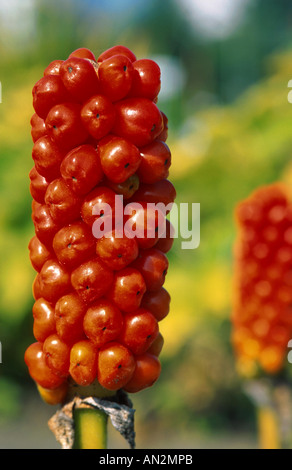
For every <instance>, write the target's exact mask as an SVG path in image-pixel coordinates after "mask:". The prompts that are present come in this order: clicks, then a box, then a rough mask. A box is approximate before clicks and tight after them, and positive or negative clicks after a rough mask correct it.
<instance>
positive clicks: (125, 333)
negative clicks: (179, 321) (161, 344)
mask: <svg viewBox="0 0 292 470" xmlns="http://www.w3.org/2000/svg"><path fill="white" fill-rule="evenodd" d="M158 333H159V328H158V323H157V320H156V319H155V317H154V316H153V315H152V313H150V312H149V311H148V310H146V309H143V308H139V309H137V310H135V311H134V312H127V313H126V314H125V315H124V326H123V330H122V332H121V335H120V337H119V341H120V342H121V343H122V344H124V345H125V346H126V347H127V348H129V349H130V350H131V351H132V353H133V354H134V355H138V354H143V353H144V352H146V351H147V349H148V348H149V347H150V346H151V344H152V343H153V341H154V340H155V339H156V337H157V335H158Z"/></svg>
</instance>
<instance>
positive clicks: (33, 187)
mask: <svg viewBox="0 0 292 470" xmlns="http://www.w3.org/2000/svg"><path fill="white" fill-rule="evenodd" d="M29 179H30V185H29V189H30V194H31V195H32V197H33V199H34V200H35V201H36V202H39V203H40V204H44V202H45V194H46V190H47V187H48V186H49V182H48V181H47V180H46V178H45V177H44V176H42V175H40V174H39V173H38V172H37V169H36V167H35V166H34V167H33V168H32V169H31V170H30V172H29Z"/></svg>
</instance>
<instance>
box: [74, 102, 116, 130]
mask: <svg viewBox="0 0 292 470" xmlns="http://www.w3.org/2000/svg"><path fill="white" fill-rule="evenodd" d="M81 119H82V123H83V125H84V127H85V128H86V129H87V131H88V132H89V134H90V135H91V136H92V137H94V138H95V139H102V137H104V136H106V135H107V134H108V133H109V132H110V131H111V129H112V127H113V125H114V122H115V119H116V110H115V107H114V105H113V104H112V102H111V101H110V99H109V98H107V97H106V96H104V95H94V96H91V97H90V98H89V99H88V100H87V101H86V102H85V103H84V104H83V106H82V109H81Z"/></svg>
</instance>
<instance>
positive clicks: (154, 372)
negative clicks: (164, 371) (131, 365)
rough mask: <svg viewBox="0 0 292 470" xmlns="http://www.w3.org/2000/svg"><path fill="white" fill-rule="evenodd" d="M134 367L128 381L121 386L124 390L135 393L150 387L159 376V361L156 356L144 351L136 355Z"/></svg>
mask: <svg viewBox="0 0 292 470" xmlns="http://www.w3.org/2000/svg"><path fill="white" fill-rule="evenodd" d="M135 360H136V367H135V370H134V373H133V375H132V377H131V379H130V380H129V382H128V383H127V384H126V385H125V386H124V387H123V388H124V390H125V391H126V392H129V393H137V392H140V391H141V390H143V389H145V388H148V387H151V386H152V385H153V384H154V383H155V382H156V381H157V379H158V378H159V376H160V372H161V363H160V361H159V359H158V358H157V356H155V355H153V354H149V353H147V352H146V353H144V354H141V355H139V356H136V358H135Z"/></svg>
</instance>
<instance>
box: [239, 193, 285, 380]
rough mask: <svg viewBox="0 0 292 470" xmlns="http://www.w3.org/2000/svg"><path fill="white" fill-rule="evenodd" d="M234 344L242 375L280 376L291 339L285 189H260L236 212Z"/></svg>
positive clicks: (241, 204)
mask: <svg viewBox="0 0 292 470" xmlns="http://www.w3.org/2000/svg"><path fill="white" fill-rule="evenodd" d="M236 221H237V227H238V236H237V240H236V244H235V250H234V257H235V266H234V268H235V272H234V276H235V282H234V307H233V344H234V348H235V351H236V354H237V356H238V360H239V364H240V365H241V366H242V370H243V371H246V372H247V374H249V373H250V372H249V371H251V372H252V373H254V372H253V371H256V370H258V369H260V370H262V371H265V372H267V373H276V372H278V371H279V370H281V369H282V367H283V366H284V360H285V357H286V356H287V344H288V341H289V339H291V338H292V275H291V274H292V271H291V268H292V205H291V201H290V198H289V194H288V192H287V190H286V188H285V187H284V186H283V185H281V184H270V185H267V186H263V187H261V188H258V189H257V190H256V191H255V192H253V193H252V194H251V195H250V197H248V198H247V199H246V200H244V201H242V202H241V203H240V204H239V205H238V206H237V208H236Z"/></svg>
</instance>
